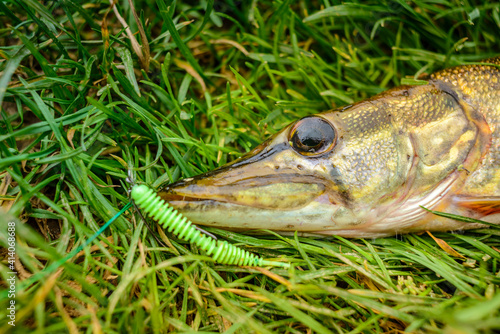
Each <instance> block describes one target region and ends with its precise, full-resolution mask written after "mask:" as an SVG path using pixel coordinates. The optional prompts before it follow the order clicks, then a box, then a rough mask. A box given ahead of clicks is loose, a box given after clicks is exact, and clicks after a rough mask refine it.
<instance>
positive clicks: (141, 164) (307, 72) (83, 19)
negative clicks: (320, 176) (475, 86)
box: [0, 0, 500, 333]
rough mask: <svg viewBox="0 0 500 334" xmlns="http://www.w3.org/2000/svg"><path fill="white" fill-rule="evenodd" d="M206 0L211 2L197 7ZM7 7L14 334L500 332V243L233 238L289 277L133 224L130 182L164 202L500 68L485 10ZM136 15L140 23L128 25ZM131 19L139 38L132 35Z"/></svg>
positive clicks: (0, 314)
mask: <svg viewBox="0 0 500 334" xmlns="http://www.w3.org/2000/svg"><path fill="white" fill-rule="evenodd" d="M193 3H196V2H193ZM133 6H134V7H131V6H130V2H129V1H118V3H117V7H116V8H115V9H113V8H112V7H110V4H109V2H108V1H99V0H91V1H85V2H82V1H78V0H61V1H43V2H39V1H37V0H5V1H1V2H0V15H1V16H0V46H1V47H0V58H1V59H2V60H1V62H0V71H1V72H2V74H1V76H0V101H1V102H2V104H1V106H2V107H1V110H0V111H1V114H0V154H1V155H0V157H1V159H0V204H1V205H2V209H3V210H4V211H6V212H8V213H7V214H2V215H0V226H2V230H1V231H0V245H2V246H6V232H7V231H6V228H4V226H6V224H7V222H8V221H16V233H17V249H16V252H17V255H18V261H17V265H16V268H15V269H16V271H17V272H18V273H19V274H18V275H19V279H18V284H19V285H18V289H17V294H16V306H17V314H16V316H17V318H16V327H15V328H12V327H10V326H9V325H8V324H7V323H6V321H5V319H6V318H5V314H6V308H7V305H8V302H9V299H8V297H7V294H6V289H5V288H6V286H7V285H6V284H5V280H6V279H7V278H8V277H9V275H8V272H9V271H10V269H8V267H7V265H8V263H7V251H6V250H5V248H4V249H1V250H0V258H3V260H2V262H1V263H0V268H1V269H0V274H1V276H2V278H1V279H2V281H3V282H4V284H2V291H1V293H0V332H6V331H14V332H19V333H25V332H27V331H30V332H36V333H57V332H71V333H76V332H87V333H90V332H96V333H98V332H103V333H124V332H134V333H145V332H146V333H149V332H154V333H157V332H184V333H186V332H195V331H199V332H205V333H208V332H227V333H253V332H254V333H274V332H279V333H311V332H316V333H329V332H339V333H348V332H349V333H373V332H389V331H390V332H399V331H403V330H405V329H406V330H407V331H408V332H429V333H434V332H436V333H439V332H442V331H443V330H446V331H448V332H449V333H453V332H455V330H461V331H462V332H463V333H476V332H481V333H488V332H493V331H495V330H496V331H498V330H499V329H500V291H499V284H500V274H499V272H500V229H498V228H491V229H483V230H475V231H469V232H467V233H465V234H452V233H435V234H434V236H435V237H436V238H440V239H442V240H444V242H446V243H447V244H448V245H449V246H451V247H452V248H453V249H454V250H455V251H457V252H458V253H460V254H461V257H460V256H456V257H454V256H452V255H449V254H448V253H447V252H445V251H444V250H443V249H441V248H440V246H439V245H438V244H437V243H436V241H434V239H433V238H431V237H430V236H429V235H427V234H423V235H404V236H397V237H393V238H381V239H375V240H362V239H353V240H346V239H343V238H338V237H332V238H329V239H314V238H302V237H295V238H294V237H280V236H277V235H274V234H272V233H270V232H269V233H268V234H266V235H264V236H261V237H255V236H250V235H245V234H238V233H232V232H227V231H222V230H216V229H210V231H211V232H213V233H215V234H217V235H218V237H219V238H222V239H226V240H229V241H230V242H232V243H235V244H238V245H240V246H241V247H243V248H245V249H247V250H249V251H252V252H255V253H259V254H261V255H263V256H264V257H268V258H283V259H287V260H289V261H291V262H293V263H294V264H295V265H296V266H295V268H293V269H290V270H285V269H280V268H272V269H259V268H240V267H234V266H223V265H217V264H214V263H213V262H211V261H210V260H209V259H207V257H205V256H204V255H203V254H200V252H199V251H198V250H197V249H196V247H195V246H193V245H190V244H186V243H183V242H181V241H179V240H178V239H176V238H175V237H173V236H171V235H165V234H164V233H162V232H161V231H159V232H158V233H159V235H160V237H161V238H162V240H163V242H164V243H165V244H166V245H168V247H163V246H161V245H159V244H158V242H157V241H156V240H155V238H154V237H153V236H152V235H151V233H150V232H149V231H148V230H147V229H146V228H145V226H144V222H142V221H141V220H140V219H139V217H138V215H137V214H135V213H133V212H132V211H131V210H129V211H128V212H127V213H125V214H124V215H123V216H122V217H120V218H119V219H118V220H117V221H115V222H114V223H113V225H112V226H111V227H110V229H108V230H107V231H105V232H104V233H103V234H102V235H101V236H100V237H99V238H97V239H96V240H95V241H94V242H93V243H92V245H90V246H89V247H87V248H85V250H84V251H82V252H80V253H79V254H78V255H77V256H75V257H73V258H72V259H70V260H69V261H68V262H66V263H65V264H64V265H62V266H61V267H60V269H59V270H56V271H55V272H54V273H52V274H50V275H42V277H41V278H40V277H39V278H38V279H36V280H35V282H33V283H32V284H30V285H28V286H24V285H26V284H24V283H23V281H25V280H27V279H29V277H30V276H31V275H33V274H36V273H38V272H40V271H41V270H43V268H45V267H48V266H50V265H51V264H53V263H55V262H57V261H58V260H60V259H61V258H63V257H64V256H65V255H66V254H67V253H69V252H70V251H71V250H73V249H75V248H76V247H78V246H79V245H82V244H83V243H84V242H85V240H86V239H88V238H89V237H90V236H92V235H93V234H94V233H95V231H97V230H98V229H99V227H100V226H102V225H103V224H104V223H105V222H106V221H107V220H108V219H110V218H111V217H112V216H113V215H114V214H115V213H116V212H118V210H120V208H122V207H123V206H125V204H126V203H127V202H128V198H127V194H126V188H127V184H126V181H125V179H126V177H127V169H129V168H130V169H133V171H134V176H135V178H136V179H137V180H138V181H140V182H145V183H147V184H149V185H151V186H153V187H160V186H162V185H166V184H168V183H170V182H173V181H176V180H178V179H180V178H184V177H189V176H193V175H196V174H199V173H202V172H206V171H209V170H211V169H213V168H215V167H217V166H220V165H223V164H224V163H226V162H228V161H231V160H234V159H235V158H237V157H239V156H240V155H241V154H243V153H245V152H247V151H249V150H250V149H251V148H253V147H255V146H256V145H257V144H258V143H260V142H261V141H263V140H264V139H265V138H266V137H268V136H269V135H270V134H272V133H275V132H276V131H278V130H279V129H281V128H282V127H283V126H284V125H286V124H288V123H289V122H291V121H293V120H295V119H297V118H299V117H302V116H305V115H308V114H312V113H316V112H319V111H324V110H328V109H331V108H334V107H339V106H342V105H346V104H350V103H352V102H355V101H359V100H362V99H364V98H367V97H369V96H372V95H374V94H376V93H378V92H381V91H383V90H385V89H387V88H390V87H394V86H397V85H399V84H401V83H405V82H412V81H414V80H418V79H419V78H420V75H422V74H425V73H431V72H432V71H434V70H437V69H442V68H444V67H447V66H453V65H458V64H462V63H466V62H477V61H480V60H481V59H483V58H487V57H490V56H494V55H497V54H500V12H499V9H500V4H498V3H490V2H487V1H484V3H482V2H480V1H460V2H459V1H415V2H411V3H409V2H407V1H363V2H362V4H361V1H360V3H357V2H351V3H340V2H338V1H328V0H325V1H322V2H319V1H318V2H312V3H309V2H308V1H298V2H295V1H281V2H271V1H262V2H261V1H259V2H250V1H241V0H228V1H216V2H215V3H214V1H211V0H207V1H202V2H200V5H195V6H193V5H188V4H184V3H183V2H182V1H179V2H171V1H168V0H156V1H153V0H134V1H133ZM133 8H135V11H134V10H132V9H133ZM121 21H123V22H126V23H127V24H129V25H130V30H129V31H127V29H125V28H124V25H123V24H122V23H121Z"/></svg>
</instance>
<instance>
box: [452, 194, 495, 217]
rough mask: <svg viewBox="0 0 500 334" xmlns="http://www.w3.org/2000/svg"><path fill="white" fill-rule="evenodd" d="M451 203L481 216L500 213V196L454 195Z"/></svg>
mask: <svg viewBox="0 0 500 334" xmlns="http://www.w3.org/2000/svg"><path fill="white" fill-rule="evenodd" d="M453 203H454V204H455V206H457V207H460V208H464V209H467V210H470V211H472V212H474V213H476V214H477V215H480V216H483V217H486V216H491V215H495V214H500V196H484V197H467V196H455V197H454V198H453Z"/></svg>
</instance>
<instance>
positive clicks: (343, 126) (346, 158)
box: [160, 85, 487, 236]
mask: <svg viewBox="0 0 500 334" xmlns="http://www.w3.org/2000/svg"><path fill="white" fill-rule="evenodd" d="M464 108H465V109H467V106H465V105H464V104H463V103H462V104H461V102H460V101H459V99H457V97H456V96H454V95H452V94H450V93H449V92H447V91H444V90H443V89H442V87H437V86H436V85H429V86H422V87H414V88H399V89H398V90H393V91H388V92H386V93H384V94H382V95H379V96H377V97H375V98H373V99H371V100H368V101H364V102H360V103H358V104H356V105H354V106H349V107H346V108H343V109H342V110H334V111H329V112H323V113H319V114H316V115H314V116H308V117H305V118H302V119H300V120H298V121H296V122H294V123H292V124H290V125H289V126H287V127H285V128H284V129H283V130H281V131H280V132H279V133H277V134H275V135H273V136H272V137H271V138H269V139H268V140H267V141H265V142H264V143H263V144H261V145H259V146H258V147H256V148H255V149H253V150H252V151H251V152H249V153H248V154H246V155H244V156H243V157H241V158H239V159H237V160H235V161H234V162H232V163H230V164H228V165H226V166H223V167H221V168H219V169H216V170H214V171H211V172H209V173H206V174H203V175H199V176H196V177H192V178H187V179H184V180H182V181H179V182H176V183H174V184H172V185H169V186H168V187H166V188H165V189H163V191H161V192H160V196H161V197H162V198H163V199H165V200H166V201H168V202H169V203H170V204H171V205H173V206H174V207H175V208H177V209H178V210H179V211H180V212H181V213H183V214H184V215H186V216H187V217H188V218H189V219H190V220H191V221H193V222H194V223H196V224H201V225H208V226H216V227H222V228H229V229H233V230H239V229H270V230H276V231H282V232H287V231H288V232H290V231H301V232H306V233H307V232H311V233H322V234H324V233H326V234H332V233H333V234H339V235H345V236H371V235H385V234H393V233H394V231H396V230H397V229H398V228H401V229H404V228H405V227H408V226H409V227H411V226H413V224H415V221H416V220H418V219H421V218H422V217H423V216H424V215H425V214H426V211H425V210H423V209H422V208H421V207H420V205H429V206H430V207H431V208H432V207H435V205H437V204H438V202H439V200H440V199H441V198H443V194H446V193H448V192H449V191H450V189H452V188H453V187H457V184H459V182H458V183H457V180H459V179H460V178H461V175H462V174H463V173H460V171H459V170H460V168H462V167H464V166H466V167H467V168H469V169H472V170H473V169H474V168H475V166H476V165H477V161H478V159H480V156H481V154H482V153H481V152H483V151H484V143H485V142H486V141H487V138H486V137H484V136H483V137H481V136H479V133H480V132H481V131H480V130H479V129H478V125H477V124H476V123H477V122H476V123H474V119H473V117H472V116H471V111H470V110H468V111H467V110H465V109H464ZM469 109H470V108H469ZM422 115H427V116H425V117H427V118H425V117H423V116H422ZM419 117H420V118H419ZM478 136H479V137H481V138H482V139H481V138H480V139H478ZM474 148H476V149H474ZM440 196H441V197H440ZM391 224H392V225H391ZM398 224H399V225H398ZM364 232H366V233H364ZM386 232H387V233H386Z"/></svg>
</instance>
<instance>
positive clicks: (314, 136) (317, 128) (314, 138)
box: [292, 117, 335, 153]
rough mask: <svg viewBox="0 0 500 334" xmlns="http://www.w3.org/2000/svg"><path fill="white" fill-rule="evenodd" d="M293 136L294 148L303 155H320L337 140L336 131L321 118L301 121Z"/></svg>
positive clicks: (308, 118) (309, 118)
mask: <svg viewBox="0 0 500 334" xmlns="http://www.w3.org/2000/svg"><path fill="white" fill-rule="evenodd" d="M299 122H300V123H299V124H297V127H296V129H295V131H294V133H293V135H292V145H293V148H294V149H296V150H297V151H298V152H303V153H320V152H321V151H322V150H323V149H325V148H327V147H328V146H329V145H330V144H331V143H332V141H333V140H334V139H335V130H334V129H333V128H332V126H331V125H330V124H329V123H328V122H326V121H324V120H322V119H321V118H319V117H307V118H304V119H302V120H300V121H299Z"/></svg>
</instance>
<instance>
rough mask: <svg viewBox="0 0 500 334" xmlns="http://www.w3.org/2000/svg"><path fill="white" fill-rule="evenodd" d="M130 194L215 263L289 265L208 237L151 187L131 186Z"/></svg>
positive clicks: (141, 207) (143, 207)
mask: <svg viewBox="0 0 500 334" xmlns="http://www.w3.org/2000/svg"><path fill="white" fill-rule="evenodd" d="M130 197H131V198H132V199H133V200H134V202H135V204H137V206H138V207H139V208H140V209H141V210H142V211H143V212H144V213H146V214H147V216H148V217H151V218H153V219H155V220H156V221H157V222H158V224H160V226H161V227H163V228H164V229H165V230H167V231H168V232H170V233H173V234H174V235H176V236H177V237H178V238H180V239H182V240H185V241H189V242H192V243H194V244H196V245H197V246H198V247H199V248H200V249H202V250H204V251H205V252H206V253H207V255H209V256H212V258H213V259H214V261H216V262H218V263H222V264H231V265H238V266H260V267H262V266H280V267H285V268H288V267H289V266H290V264H288V263H284V262H277V261H267V260H264V259H262V258H261V257H259V256H257V255H255V254H251V253H249V252H247V251H245V250H243V249H241V248H238V247H236V246H234V245H232V244H230V243H228V242H227V241H220V240H217V241H216V240H214V239H212V238H211V237H208V236H207V235H205V234H203V233H201V232H200V231H199V230H197V229H196V228H195V227H194V226H193V225H192V223H191V222H190V221H189V220H188V219H187V218H186V217H183V216H182V215H181V214H179V213H178V212H177V210H175V209H173V208H172V207H171V206H169V205H168V204H167V203H165V201H164V200H162V199H161V198H160V197H159V196H157V195H156V193H155V192H154V191H153V190H152V189H150V188H148V187H147V186H145V185H135V186H134V187H133V188H132V191H131V193H130Z"/></svg>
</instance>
